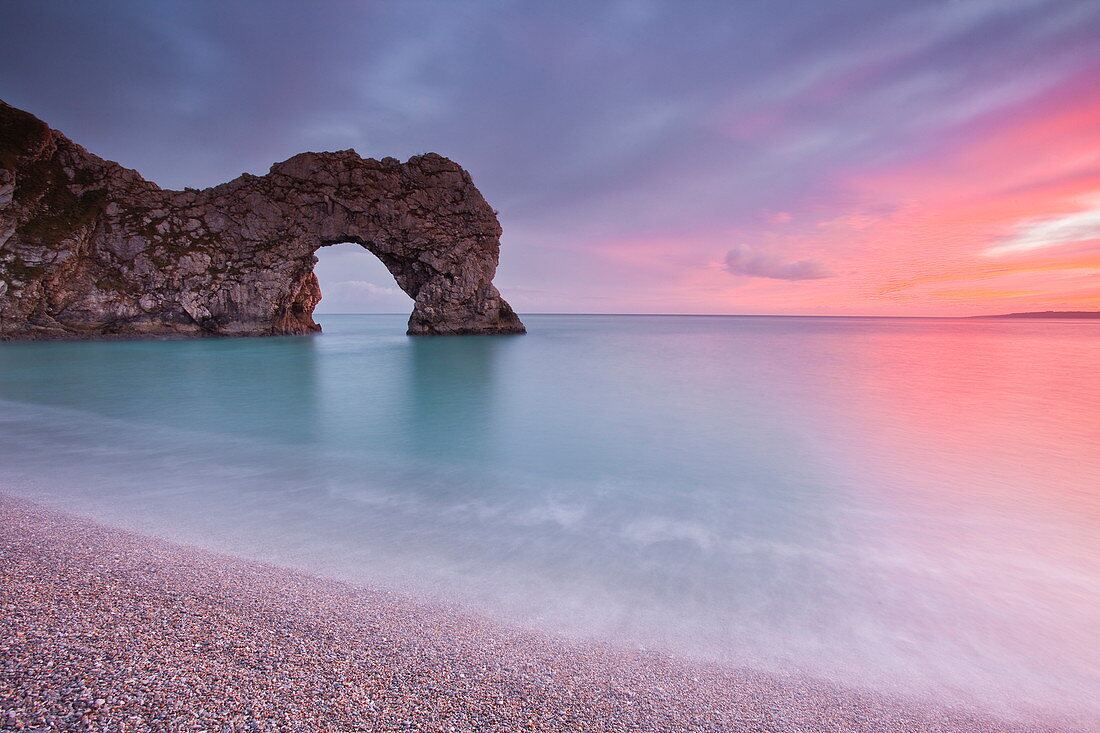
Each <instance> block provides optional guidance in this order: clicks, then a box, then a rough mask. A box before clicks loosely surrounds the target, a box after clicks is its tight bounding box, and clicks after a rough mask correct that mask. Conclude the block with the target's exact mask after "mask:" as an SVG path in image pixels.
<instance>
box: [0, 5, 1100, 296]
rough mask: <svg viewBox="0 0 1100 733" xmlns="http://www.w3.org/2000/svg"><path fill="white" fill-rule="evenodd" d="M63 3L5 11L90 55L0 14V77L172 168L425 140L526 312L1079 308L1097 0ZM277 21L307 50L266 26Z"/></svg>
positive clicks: (240, 165)
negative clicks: (52, 51)
mask: <svg viewBox="0 0 1100 733" xmlns="http://www.w3.org/2000/svg"><path fill="white" fill-rule="evenodd" d="M59 7H60V6H51V5H49V4H43V5H35V4H25V5H24V6H23V7H21V9H20V10H19V13H22V14H24V15H27V16H28V17H26V18H22V19H17V20H21V21H23V22H22V25H25V26H28V27H42V28H47V27H48V28H59V29H62V32H67V31H65V30H64V29H69V28H72V29H79V31H73V32H72V33H71V34H70V35H71V37H69V36H66V37H65V38H63V39H51V42H57V43H62V44H64V45H65V47H66V48H70V49H71V50H72V54H73V56H74V58H81V59H83V60H84V61H83V62H82V63H81V64H79V65H74V66H72V67H71V68H67V70H66V73H65V74H56V73H54V72H53V71H51V68H50V67H48V66H43V65H41V64H39V63H36V62H35V59H37V58H38V54H39V49H40V47H41V43H42V40H41V39H36V38H34V37H33V35H25V34H24V35H20V34H16V33H10V32H6V33H5V32H4V31H0V33H3V34H4V35H5V36H7V37H6V38H5V39H4V40H5V44H6V47H7V48H8V53H9V55H10V56H12V58H13V63H10V64H8V65H6V67H5V68H3V69H0V84H2V86H3V87H4V89H5V90H6V91H5V94H6V95H7V96H8V99H7V101H8V102H10V103H14V104H16V105H17V106H21V107H23V108H25V109H29V110H31V111H33V112H35V113H36V114H39V116H41V117H43V118H44V119H48V120H49V121H50V122H51V123H53V124H54V125H56V126H57V127H58V128H59V129H61V130H62V131H63V132H65V133H67V134H68V135H70V136H71V137H72V138H73V139H75V140H76V141H78V142H80V143H82V144H84V145H86V146H88V147H89V148H91V149H95V150H97V151H99V152H101V153H104V154H105V155H106V156H107V157H108V158H114V159H116V160H118V161H119V162H121V163H122V164H123V165H126V166H128V167H133V168H136V169H138V170H140V171H141V172H142V173H143V174H144V175H146V176H147V177H148V178H151V179H152V180H155V181H157V182H158V183H160V184H161V185H163V186H166V187H171V188H183V187H185V186H197V187H202V186H210V185H214V184H217V183H220V182H223V181H226V180H229V179H231V178H233V177H235V176H237V175H239V174H240V172H241V171H242V170H245V171H249V172H252V173H258V174H259V173H264V172H266V171H267V169H268V167H269V166H270V165H271V163H272V162H274V161H277V160H281V159H285V158H286V157H289V156H290V155H291V154H293V153H296V152H298V151H300V150H307V149H308V150H326V149H327V150H341V149H346V148H349V147H354V148H355V149H356V150H357V151H358V152H360V153H361V154H362V155H365V156H374V157H383V156H387V155H388V156H393V157H397V158H401V159H404V158H407V157H409V156H411V155H415V154H418V153H422V152H424V151H426V150H434V151H438V152H440V153H442V154H444V155H447V156H448V157H451V158H453V159H454V160H456V161H458V162H460V163H461V164H462V165H463V166H464V167H466V168H467V169H468V170H469V171H470V172H471V174H472V175H473V178H474V181H475V182H476V184H477V185H478V187H479V188H480V190H481V191H482V193H483V194H484V195H485V197H486V199H487V200H488V201H489V202H490V203H491V204H492V205H493V207H494V208H495V209H497V210H498V211H499V216H500V220H501V223H502V225H503V227H504V236H503V238H502V246H503V248H502V256H501V264H500V270H499V273H498V277H497V279H496V283H497V284H498V286H499V287H500V289H501V291H502V292H503V293H504V294H505V295H506V297H507V298H508V300H509V301H510V302H512V303H513V305H514V306H515V307H516V308H517V309H518V310H519V311H521V312H533V313H537V312H582V313H584V312H595V313H601V312H602V313H616V312H626V313H734V314H736V313H747V314H766V313H775V314H809V315H814V314H817V315H827V314H836V315H912V316H921V315H929V316H941V315H942V316H948V315H973V314H982V313H999V312H1010V311H1027V310H1048V309H1056V310H1062V309H1065V310H1074V309H1085V310H1087V309H1097V308H1100V95H1098V94H1097V85H1096V79H1098V78H1100V51H1098V48H1097V44H1096V38H1097V37H1100V7H1098V6H1097V5H1096V4H1095V3H1094V2H1084V1H1083V2H1077V1H1076V0H1060V1H1055V2H1044V1H1042V0H1006V1H1004V2H980V1H978V0H973V1H967V2H952V3H925V2H894V3H880V2H869V1H868V2H861V1H859V0H853V1H852V2H844V3H828V4H819V3H809V4H806V5H805V6H804V7H799V9H798V11H797V12H790V11H789V10H786V9H784V8H782V7H780V6H778V5H777V6H771V5H768V6H761V7H759V8H756V7H739V6H731V5H728V4H725V3H713V4H708V3H699V4H692V5H691V7H684V6H683V5H682V4H672V3H659V2H649V1H648V0H624V1H623V2H618V3H611V4H607V5H605V6H600V7H595V6H592V5H590V4H583V3H582V4H568V3H566V4H555V6H554V7H553V8H551V7H546V8H543V9H540V8H538V7H537V6H536V7H531V6H529V5H523V4H520V5H517V6H515V7H513V6H511V5H506V6H502V7H493V8H489V7H488V6H485V7H480V6H478V7H458V6H453V7H452V6H449V5H446V4H444V5H442V6H440V7H436V6H432V7H430V8H429V7H428V6H420V5H413V4H394V5H389V6H385V9H377V10H371V9H368V8H366V7H364V8H361V9H358V10H356V9H346V11H345V12H341V13H339V14H334V13H329V12H318V13H313V12H311V11H309V10H307V9H304V8H303V9H294V8H292V7H281V8H279V10H278V12H275V11H272V12H271V13H270V16H267V15H264V16H257V15H256V14H254V13H250V12H245V11H243V10H241V9H239V8H235V6H229V5H216V4H214V5H204V6H202V7H201V9H198V8H193V9H186V8H185V7H180V8H177V9H176V10H172V11H169V10H149V11H147V12H141V13H131V12H126V11H125V10H124V9H123V8H122V7H121V6H120V7H119V8H118V9H117V12H115V11H113V10H111V9H109V8H108V9H99V8H91V7H88V8H83V7H80V8H66V9H65V10H64V11H62V10H60V9H59ZM57 13H61V14H63V15H64V16H65V17H64V18H62V17H53V16H52V15H51V14H57ZM73 13H76V14H78V15H80V16H81V17H80V18H73V17H71V15H72V14H73ZM31 16H33V17H31ZM139 18H140V20H138V19H139ZM138 26H140V28H139V27H138ZM6 27H7V28H8V29H14V28H18V27H20V22H13V23H9V24H7V26H6ZM285 27H294V28H296V29H297V34H298V41H299V44H300V46H301V47H302V48H307V47H308V48H309V49H310V52H309V54H307V55H300V54H297V55H296V54H276V53H273V52H272V49H273V48H280V47H281V45H280V44H281V40H280V38H281V37H280V36H279V33H280V32H281V30H280V29H282V28H285ZM127 29H129V30H128V31H127ZM116 32H119V33H123V32H125V33H128V37H132V38H147V39H149V42H148V43H142V44H137V43H132V44H121V45H120V44H116V43H113V42H111V41H110V40H109V39H111V38H113V37H114V36H113V35H112V34H114V33H116ZM425 39H427V40H425ZM103 44H106V46H109V47H110V52H109V53H105V52H102V51H103V49H102V48H100V46H101V45H103ZM106 46H104V48H106ZM20 57H25V58H24V59H23V61H22V62H19V58H20ZM152 67H156V68H157V69H158V71H157V74H158V75H157V77H156V78H157V83H156V84H155V85H150V84H148V83H147V81H146V80H145V79H144V77H143V76H141V75H140V74H139V73H138V70H140V69H145V68H152ZM215 69H218V70H219V71H217V73H215V72H214V70H215ZM333 69H339V73H333ZM225 70H228V71H225ZM106 78H110V79H112V80H113V81H112V86H111V89H112V91H111V93H110V94H108V95H106V96H104V95H103V94H99V93H96V92H93V91H90V90H95V89H98V88H99V86H97V84H96V83H95V80H96V79H106ZM245 78H247V79H248V83H247V84H243V83H241V80H242V79H245ZM198 89H201V90H202V92H201V94H200V93H198V92H196V91H195V90H198ZM272 120H276V121H277V122H274V123H273V122H272ZM123 122H124V123H125V124H121V123H123ZM120 131H124V133H123V132H120ZM166 140H168V141H171V144H170V145H165V144H164V142H165V141H166ZM320 256H321V257H322V265H321V269H320V270H319V271H318V272H319V274H320V275H321V278H322V282H321V285H322V290H323V291H324V292H325V293H326V295H327V298H326V300H324V301H322V303H321V305H320V312H346V311H353V312H354V311H364V312H369V311H384V312H396V311H403V310H405V309H406V308H407V302H406V300H405V297H404V295H403V294H401V293H400V292H399V291H398V290H397V289H396V288H395V285H394V283H393V282H392V279H391V278H389V276H388V274H387V273H385V272H384V271H381V270H380V269H379V268H378V267H375V266H373V265H375V264H376V263H372V262H371V261H370V255H367V254H365V253H363V252H362V251H359V250H356V249H355V248H330V249H329V250H323V251H322V252H321V254H320Z"/></svg>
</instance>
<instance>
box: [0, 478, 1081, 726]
mask: <svg viewBox="0 0 1100 733" xmlns="http://www.w3.org/2000/svg"><path fill="white" fill-rule="evenodd" d="M0 518H2V519H0V730H51V731H52V730H59V731H66V730H91V731H141V730H153V731H176V730H181V731H182V730H209V731H272V730H281V731H407V730H415V731H527V730H533V731H894V730H896V731H1024V730H1028V731H1033V730H1066V729H1069V726H1068V725H1066V724H1064V723H1063V724H1061V725H1052V724H1049V723H1043V724H1041V725H1039V724H1035V723H1032V724H1023V723H1019V722H1015V723H1013V722H1008V721H1002V720H999V719H997V718H992V717H988V716H986V715H983V714H980V713H978V712H976V711H972V710H968V709H963V708H958V707H943V706H938V705H934V704H927V703H918V702H916V701H913V700H907V699H901V698H890V697H886V696H883V695H880V694H875V693H871V692H867V691H859V690H853V689H846V688H840V687H836V686H833V685H830V684H827V683H824V682H821V681H815V680H807V679H803V678H799V677H782V676H776V675H772V674H764V673H760V672H754V671H751V670H732V669H725V668H717V667H713V666H708V665H703V664H697V663H693V662H687V661H681V660H677V659H675V658H671V657H668V656H664V655H661V654H657V653H652V652H643V651H630V650H622V649H616V648H612V647H610V646H605V645H602V644H594V643H585V642H578V641H572V640H566V639H558V638H554V637H550V636H546V635H542V634H538V633H535V632H532V631H528V630H523V629H516V628H509V627H506V626H502V625H500V624H499V623H496V622H493V621H490V620H488V619H485V618H482V617H479V616H477V615H475V614H470V613H466V612H463V611H460V610H455V609H448V608H444V607H439V606H437V605H433V604H427V603H422V602H419V601H417V600H415V599H412V598H408V597H404V596H401V595H398V594H394V593H389V592H386V591H381V590H375V589H363V588H357V587H353V586H349V585H345V584H343V583H340V582H336V581H332V580H327V579H323V578H318V577H313V576H310V575H307V574H304V573H300V572H295V571H291V570H286V569H283V568H278V567H273V566H270V565H264V564H260V563H255V562H251V561H247V560H243V559H239V558H235V557H230V556H225V555H218V554H215V553H211V552H206V551H203V550H199V549H195V548H190V547H186V546H181V545H176V544H172V543H169V542H165V541H162V540H159V539H155V538H150V537H145V536H142V535H138V534H134V533H131V532H126V531H122V530H117V529H111V528H107V527H104V526H101V525H98V524H95V523H93V522H90V521H87V520H84V519H80V518H76V517H72V516H67V515H64V514H61V513H58V512H55V511H53V510H50V509H46V508H43V507H40V506H37V505H34V504H31V503H28V502H25V501H23V500H20V499H15V498H11V497H8V496H5V495H2V494H0Z"/></svg>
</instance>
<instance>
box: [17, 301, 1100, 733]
mask: <svg viewBox="0 0 1100 733" xmlns="http://www.w3.org/2000/svg"><path fill="white" fill-rule="evenodd" d="M319 320H320V321H321V323H322V325H323V327H324V332H323V333H322V334H319V335H316V336H303V337H279V338H246V339H218V340H184V341H118V342H38V343H17V342H10V343H2V344H0V490H3V491H6V492H8V493H13V494H16V495H19V496H23V497H27V498H30V499H32V500H35V501H38V502H41V503H43V504H46V505H49V506H52V507H57V508H61V509H64V510H67V511H70V512H75V513H79V514H83V515H86V516H90V517H93V518H95V519H97V520H99V521H102V522H105V523H107V524H110V525H114V526H120V527H125V528H129V529H133V530H137V531H140V532H144V533H147V534H153V535H157V536H161V537H166V538H168V539H172V540H177V541H181V542H186V543H189V544H192V545H198V546H201V547H206V548H210V549H214V550H218V551H225V552H231V553H235V554H238V555H242V556H245V557H249V558H255V559H259V560H263V561H267V562H272V563H277V564H281V565H285V566H289V567H294V568H300V569H303V570H306V571H309V572H312V573H317V574H321V575H324V576H330V577H335V578H340V579H342V580H346V581H348V582H352V583H361V584H366V585H370V586H373V587H384V588H392V589H396V590H400V591H401V592H404V593H412V594H416V595H417V596H418V597H422V598H426V599H429V600H432V601H440V602H446V603H450V604H459V605H461V606H462V607H468V608H470V609H472V610H475V611H476V612H477V613H479V614H483V615H484V616H486V617H489V618H493V619H499V620H501V621H504V622H506V623H509V624H515V625H520V626H523V627H531V628H535V629H538V630H539V631H540V632H549V633H553V634H560V635H565V636H568V637H571V638H582V639H593V640H598V641H600V642H602V643H610V644H615V645H624V646H627V647H630V648H644V649H647V650H655V651H658V652H664V653H669V654H673V655H675V656H678V657H683V658H687V659H698V660H700V661H705V662H706V663H707V664H714V663H718V664H723V665H731V666H735V667H745V668H752V669H759V670H765V671H768V672H773V673H776V674H780V675H803V676H811V677H814V678H821V679H826V680H829V681H832V682H835V683H838V684H843V685H851V686H858V687H869V688H873V689H878V690H884V691H887V692H890V693H891V694H898V695H908V696H929V697H931V698H934V699H936V700H937V701H940V702H944V703H953V702H959V703H960V704H962V703H965V704H972V705H978V706H981V707H984V708H988V709H990V710H994V711H997V712H998V713H999V714H1002V715H1003V714H1013V713H1014V712H1015V711H1019V712H1020V714H1035V713H1036V711H1038V713H1039V714H1040V715H1042V714H1045V713H1044V711H1046V712H1049V713H1050V714H1051V715H1054V714H1057V715H1063V716H1076V717H1075V718H1074V719H1077V720H1086V721H1100V322H1089V321H1059V320H1043V321H1033V320H1032V321H1029V320H1012V319H996V320H994V319H989V320H983V319H921V318H905V319H901V318H826V317H816V318H808V317H807V318H803V317H747V316H746V317H740V316H627V315H616V316H605V315H528V316H525V317H524V320H525V322H526V323H527V326H528V329H529V333H528V334H526V335H522V336H457V337H408V336H406V335H404V329H405V316H399V315H343V316H336V315H332V316H323V317H319Z"/></svg>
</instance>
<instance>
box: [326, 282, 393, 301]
mask: <svg viewBox="0 0 1100 733" xmlns="http://www.w3.org/2000/svg"><path fill="white" fill-rule="evenodd" d="M336 285H337V287H342V288H348V289H350V290H355V291H358V292H361V293H365V294H366V295H368V296H370V297H379V298H381V297H385V296H389V295H404V293H403V292H402V290H401V289H400V288H391V287H386V286H385V285H375V284H374V283H372V282H367V281H366V280H345V281H343V282H339V283H336Z"/></svg>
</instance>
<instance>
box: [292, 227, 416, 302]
mask: <svg viewBox="0 0 1100 733" xmlns="http://www.w3.org/2000/svg"><path fill="white" fill-rule="evenodd" d="M314 256H315V257H316V258H317V262H316V263H315V264H314V266H313V274H314V276H315V277H316V278H317V284H318V287H319V288H320V296H321V299H320V301H319V302H318V303H317V307H316V308H315V309H314V315H315V316H318V317H324V316H326V315H339V314H380V313H386V314H400V315H408V313H409V312H410V311H411V310H412V308H413V304H414V302H413V299H412V298H411V297H409V295H408V293H406V292H405V291H404V290H402V289H401V288H400V287H399V286H398V284H397V281H396V280H395V279H394V276H393V274H392V273H391V272H390V271H389V269H388V268H387V267H386V265H385V264H384V263H383V262H382V260H380V259H379V258H378V256H377V255H375V254H374V253H373V252H371V251H370V250H369V249H367V247H366V245H364V244H362V243H360V242H356V241H353V240H350V239H348V240H343V241H340V242H336V243H333V244H325V245H323V246H321V247H319V248H318V250H317V252H316V253H315V255H314Z"/></svg>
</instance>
